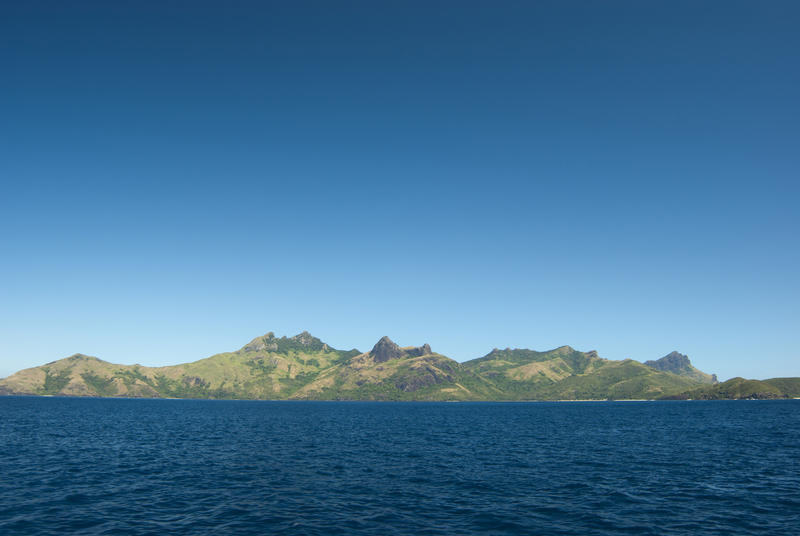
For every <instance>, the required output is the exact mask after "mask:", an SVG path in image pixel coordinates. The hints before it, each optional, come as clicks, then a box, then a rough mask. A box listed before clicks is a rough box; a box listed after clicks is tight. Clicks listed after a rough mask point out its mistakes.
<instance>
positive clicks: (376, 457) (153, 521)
mask: <svg viewBox="0 0 800 536" xmlns="http://www.w3.org/2000/svg"><path fill="white" fill-rule="evenodd" d="M0 534H2V535H4V536H10V535H22V534H24V535H28V534H37V535H39V534H43V535H50V534H53V535H56V534H57V535H64V534H87V535H94V534H98V535H99V534H103V535H105V534H109V535H111V534H120V535H122V534H131V535H138V534H153V535H183V534H186V535H189V534H191V535H204V534H208V535H211V534H214V535H218V534H242V535H245V534H248V535H249V534H314V535H315V534H320V535H336V534H342V535H344V534H346V535H360V534H369V535H373V534H374V535H382V536H383V535H450V534H455V535H459V534H464V535H466V534H497V535H501V534H524V535H533V534H536V535H548V534H565V535H566V534H570V535H572V534H574V535H617V534H636V535H647V534H653V535H673V534H674V535H678V534H680V535H684V534H685V535H690V534H691V535H698V534H719V535H726V536H727V535H736V534H742V535H744V534H748V535H749V534H769V535H782V534H786V535H790V534H791V535H797V534H800V400H780V401H708V402H703V401H688V402H552V403H550V402H540V403H539V402H534V403H394V402H386V403H379V402H259V401H211V400H125V399H96V398H95V399H80V398H37V397H0Z"/></svg>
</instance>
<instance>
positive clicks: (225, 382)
mask: <svg viewBox="0 0 800 536" xmlns="http://www.w3.org/2000/svg"><path fill="white" fill-rule="evenodd" d="M673 354H674V355H673ZM667 358H669V359H667ZM654 363H655V366H654V365H653V364H654ZM663 369H669V370H663ZM711 377H713V375H710V374H706V373H704V372H701V371H699V370H698V369H696V368H694V367H693V366H692V365H691V362H690V361H689V358H688V357H687V356H685V355H683V354H678V353H677V352H673V353H671V354H668V355H667V356H665V357H664V358H661V359H660V360H658V361H648V362H646V363H641V362H639V361H634V360H631V359H625V360H616V361H615V360H609V359H604V358H602V357H600V356H599V355H598V353H597V352H596V351H595V350H591V351H588V352H581V351H578V350H575V349H574V348H572V347H571V346H566V345H565V346H560V347H558V348H554V349H552V350H546V351H541V352H540V351H536V350H529V349H524V348H522V349H520V348H515V349H511V348H505V349H503V350H500V349H498V348H494V349H492V350H491V351H490V352H489V353H487V354H486V355H484V356H483V357H479V358H476V359H472V360H468V361H465V362H463V363H459V362H457V361H455V360H453V359H450V358H449V357H447V356H444V355H441V354H438V353H436V352H434V351H433V350H432V349H431V347H430V345H428V344H423V345H421V346H405V347H401V346H399V345H398V344H397V343H395V342H394V341H392V340H391V339H390V338H389V337H388V336H384V337H381V339H380V340H378V342H377V343H376V344H375V345H374V346H373V348H372V349H371V350H370V351H368V352H360V351H359V350H357V349H352V350H338V349H335V348H332V347H330V346H329V345H328V344H326V343H325V342H323V341H322V340H320V339H319V338H317V337H314V336H313V335H311V334H310V333H309V332H307V331H303V332H301V333H299V334H297V335H294V336H292V337H286V336H283V337H277V336H276V335H275V334H274V333H273V332H267V333H266V334H265V335H262V336H259V337H256V338H254V339H252V340H251V341H249V342H248V343H247V344H245V345H244V346H242V347H241V348H239V350H235V351H233V352H225V353H221V354H215V355H212V356H209V357H206V358H203V359H199V360H197V361H192V362H188V363H182V364H179V365H172V366H165V367H146V366H142V365H138V364H137V365H119V364H114V363H110V362H108V361H104V360H102V359H100V358H97V357H94V356H88V355H84V354H73V355H71V356H68V357H66V358H63V359H60V360H56V361H51V362H49V363H46V364H44V365H41V366H38V367H31V368H28V369H24V370H21V371H18V372H16V373H14V374H12V375H11V376H9V377H7V378H4V379H2V380H0V394H6V395H8V394H29V395H63V396H121V397H170V398H223V399H230V398H244V399H268V400H428V401H434V400H454V401H457V400H580V399H597V400H605V399H641V398H645V399H658V398H665V397H679V396H683V395H684V394H685V393H690V392H694V391H695V390H698V389H700V388H702V387H703V386H704V385H708V384H709V382H708V381H707V380H708V378H711ZM714 378H715V377H714Z"/></svg>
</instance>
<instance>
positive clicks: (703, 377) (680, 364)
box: [644, 351, 717, 383]
mask: <svg viewBox="0 0 800 536" xmlns="http://www.w3.org/2000/svg"><path fill="white" fill-rule="evenodd" d="M644 364H645V365H647V366H648V367H651V368H654V369H656V370H661V371H664V372H672V373H673V374H678V375H679V376H687V377H690V378H693V379H695V380H697V381H701V382H704V383H717V376H716V374H706V373H705V372H702V371H699V370H697V369H696V368H694V366H692V362H691V361H689V356H687V355H685V354H682V353H680V352H675V351H673V352H670V353H668V354H667V355H665V356H664V357H662V358H661V359H657V360H655V361H652V360H651V361H645V362H644Z"/></svg>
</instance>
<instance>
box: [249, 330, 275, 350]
mask: <svg viewBox="0 0 800 536" xmlns="http://www.w3.org/2000/svg"><path fill="white" fill-rule="evenodd" d="M277 349H278V342H277V340H276V339H275V333H273V332H271V331H270V332H269V333H267V334H266V335H264V336H262V337H256V338H255V339H253V340H252V341H250V342H249V343H247V344H245V345H244V346H243V347H242V351H244V352H261V351H273V352H274V351H275V350H277Z"/></svg>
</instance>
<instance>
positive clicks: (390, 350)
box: [370, 337, 405, 363]
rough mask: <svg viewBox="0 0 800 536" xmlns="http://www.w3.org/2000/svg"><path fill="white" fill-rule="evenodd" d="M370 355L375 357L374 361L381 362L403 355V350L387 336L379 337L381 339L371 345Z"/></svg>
mask: <svg viewBox="0 0 800 536" xmlns="http://www.w3.org/2000/svg"><path fill="white" fill-rule="evenodd" d="M370 355H372V357H373V358H374V359H375V362H376V363H383V362H384V361H389V360H390V359H397V358H398V357H403V356H404V355H405V352H404V351H403V350H402V349H401V348H400V347H399V346H397V345H396V344H395V343H394V341H392V339H390V338H389V337H381V340H379V341H378V342H377V344H376V345H375V346H373V347H372V351H371V352H370Z"/></svg>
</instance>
